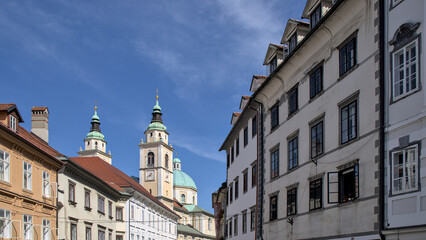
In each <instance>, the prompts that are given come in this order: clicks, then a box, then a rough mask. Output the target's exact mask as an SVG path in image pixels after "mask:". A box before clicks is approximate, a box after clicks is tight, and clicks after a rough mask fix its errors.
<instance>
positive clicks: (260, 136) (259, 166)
mask: <svg viewBox="0 0 426 240" xmlns="http://www.w3.org/2000/svg"><path fill="white" fill-rule="evenodd" d="M254 102H256V103H257V104H258V105H259V106H260V111H258V118H257V119H259V117H260V119H259V120H258V121H260V128H259V129H258V132H257V133H258V139H259V140H260V141H259V142H258V144H257V146H258V155H257V157H258V160H257V174H258V177H257V180H258V181H257V200H259V201H258V202H257V204H258V205H257V206H256V208H257V211H256V212H257V215H258V216H257V220H258V221H257V222H258V223H259V224H256V228H257V229H256V230H257V234H256V235H258V236H259V238H260V239H261V240H263V147H264V146H263V145H264V144H263V103H261V102H259V101H257V100H254ZM258 126H259V124H258ZM256 239H257V236H256Z"/></svg>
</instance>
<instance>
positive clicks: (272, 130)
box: [270, 124, 280, 133]
mask: <svg viewBox="0 0 426 240" xmlns="http://www.w3.org/2000/svg"><path fill="white" fill-rule="evenodd" d="M278 126H280V125H279V124H278V125H276V126H274V127H273V128H271V132H270V133H273V132H274V131H275V130H277V129H278Z"/></svg>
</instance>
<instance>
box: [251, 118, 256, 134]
mask: <svg viewBox="0 0 426 240" xmlns="http://www.w3.org/2000/svg"><path fill="white" fill-rule="evenodd" d="M256 134H257V117H256V116H254V117H253V118H252V120H251V136H252V137H254V136H256Z"/></svg>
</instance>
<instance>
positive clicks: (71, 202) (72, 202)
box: [68, 200, 77, 206]
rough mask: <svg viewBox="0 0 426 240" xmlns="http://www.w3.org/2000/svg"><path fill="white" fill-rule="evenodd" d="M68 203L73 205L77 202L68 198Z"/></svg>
mask: <svg viewBox="0 0 426 240" xmlns="http://www.w3.org/2000/svg"><path fill="white" fill-rule="evenodd" d="M68 203H69V205H73V206H75V205H77V203H76V202H74V201H72V200H68Z"/></svg>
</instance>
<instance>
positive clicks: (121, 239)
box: [115, 235, 143, 240]
mask: <svg viewBox="0 0 426 240" xmlns="http://www.w3.org/2000/svg"><path fill="white" fill-rule="evenodd" d="M115 240H123V236H121V235H117V236H115ZM142 240H143V237H142Z"/></svg>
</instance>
